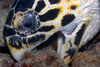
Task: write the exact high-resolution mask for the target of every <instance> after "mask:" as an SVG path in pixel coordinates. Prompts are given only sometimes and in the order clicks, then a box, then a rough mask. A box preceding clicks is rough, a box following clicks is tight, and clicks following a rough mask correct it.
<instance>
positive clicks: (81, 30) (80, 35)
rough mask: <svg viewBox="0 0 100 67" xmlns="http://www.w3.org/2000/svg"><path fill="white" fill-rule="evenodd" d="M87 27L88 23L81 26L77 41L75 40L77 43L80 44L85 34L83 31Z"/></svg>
mask: <svg viewBox="0 0 100 67" xmlns="http://www.w3.org/2000/svg"><path fill="white" fill-rule="evenodd" d="M85 27H86V25H85V24H83V25H82V27H81V29H80V30H79V31H78V32H77V33H76V37H75V42H74V43H75V45H79V43H80V40H81V38H82V35H83V32H84V30H85Z"/></svg>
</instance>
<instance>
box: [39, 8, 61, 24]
mask: <svg viewBox="0 0 100 67" xmlns="http://www.w3.org/2000/svg"><path fill="white" fill-rule="evenodd" d="M59 12H60V10H59V9H52V10H49V11H48V12H47V13H45V14H44V15H40V16H39V18H40V20H41V21H42V22H45V21H48V20H53V19H55V18H56V17H57V15H58V14H59Z"/></svg>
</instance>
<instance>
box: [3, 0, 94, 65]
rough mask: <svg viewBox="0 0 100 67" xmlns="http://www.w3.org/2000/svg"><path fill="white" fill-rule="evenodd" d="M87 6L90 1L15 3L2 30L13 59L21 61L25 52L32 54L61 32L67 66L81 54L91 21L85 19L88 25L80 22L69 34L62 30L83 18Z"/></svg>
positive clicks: (23, 1)
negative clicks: (37, 47) (85, 32)
mask: <svg viewBox="0 0 100 67" xmlns="http://www.w3.org/2000/svg"><path fill="white" fill-rule="evenodd" d="M92 1H94V0H92ZM92 1H91V2H92ZM86 2H88V0H85V1H84V0H15V2H14V4H13V5H12V8H11V10H10V12H9V15H8V18H7V20H6V24H5V26H4V30H3V35H4V39H5V42H6V43H7V46H8V48H9V50H10V52H11V54H12V56H13V57H14V58H15V59H16V60H17V61H18V60H20V58H21V56H22V55H23V54H24V52H25V51H30V50H32V49H33V48H35V47H36V46H38V45H40V44H41V43H42V42H44V41H46V40H47V39H48V38H49V37H50V36H52V35H53V34H54V33H55V32H58V31H61V32H62V33H63V35H61V36H62V38H61V39H62V40H63V43H62V44H63V45H62V46H63V48H60V46H61V45H60V44H61V43H58V44H59V45H58V54H60V53H61V57H62V58H63V59H64V61H65V63H66V64H68V63H69V62H70V61H71V60H72V59H73V57H74V56H75V55H76V52H78V48H79V44H80V41H81V38H82V36H83V34H84V31H85V30H86V28H87V25H88V23H89V21H90V20H91V18H90V17H86V19H85V20H86V21H82V22H77V23H76V24H75V26H74V27H71V28H73V29H72V31H71V33H69V34H67V33H64V31H63V30H64V29H65V28H66V26H68V25H69V24H71V23H74V22H75V21H76V20H78V18H80V17H81V16H82V15H83V14H84V13H83V10H84V8H85V3H86ZM88 3H89V2H88ZM79 20H80V19H79ZM66 32H67V31H66ZM73 32H74V33H73ZM66 35H68V36H69V37H66ZM64 47H65V48H64ZM62 51H63V52H62ZM59 52H60V53H59Z"/></svg>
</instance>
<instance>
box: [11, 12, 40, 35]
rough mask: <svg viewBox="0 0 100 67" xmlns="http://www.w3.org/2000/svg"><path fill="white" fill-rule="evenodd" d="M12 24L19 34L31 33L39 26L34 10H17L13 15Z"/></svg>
mask: <svg viewBox="0 0 100 67" xmlns="http://www.w3.org/2000/svg"><path fill="white" fill-rule="evenodd" d="M12 26H13V28H14V29H15V30H16V31H17V33H18V34H19V35H21V34H24V35H31V34H33V33H34V32H35V31H36V30H37V29H38V28H39V26H40V21H39V18H38V15H37V13H36V12H35V11H34V10H28V11H27V12H18V13H17V14H16V15H15V16H14V17H13V21H12Z"/></svg>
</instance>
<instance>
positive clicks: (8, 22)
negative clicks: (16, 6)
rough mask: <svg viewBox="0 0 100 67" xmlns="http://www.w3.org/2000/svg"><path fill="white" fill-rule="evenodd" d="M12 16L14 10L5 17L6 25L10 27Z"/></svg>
mask: <svg viewBox="0 0 100 67" xmlns="http://www.w3.org/2000/svg"><path fill="white" fill-rule="evenodd" d="M13 15H14V10H11V11H10V12H9V14H8V17H7V20H6V24H7V25H11V21H12V18H13Z"/></svg>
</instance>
